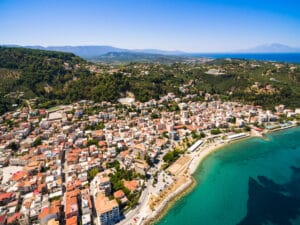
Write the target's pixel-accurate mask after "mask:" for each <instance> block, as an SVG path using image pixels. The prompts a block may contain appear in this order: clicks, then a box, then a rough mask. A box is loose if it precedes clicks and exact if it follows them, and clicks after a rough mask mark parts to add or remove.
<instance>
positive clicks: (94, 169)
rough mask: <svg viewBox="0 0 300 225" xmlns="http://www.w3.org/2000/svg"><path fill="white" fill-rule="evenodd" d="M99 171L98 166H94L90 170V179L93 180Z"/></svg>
mask: <svg viewBox="0 0 300 225" xmlns="http://www.w3.org/2000/svg"><path fill="white" fill-rule="evenodd" d="M98 173H99V169H98V168H92V169H90V170H89V171H88V179H89V181H91V180H93V179H94V177H95V176H96V175H97V174H98Z"/></svg>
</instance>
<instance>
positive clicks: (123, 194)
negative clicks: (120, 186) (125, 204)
mask: <svg viewBox="0 0 300 225" xmlns="http://www.w3.org/2000/svg"><path fill="white" fill-rule="evenodd" d="M124 196H125V193H124V191H122V190H118V191H116V192H115V193H114V197H115V198H123V197H124Z"/></svg>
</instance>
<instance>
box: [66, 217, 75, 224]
mask: <svg viewBox="0 0 300 225" xmlns="http://www.w3.org/2000/svg"><path fill="white" fill-rule="evenodd" d="M66 225H77V217H76V216H72V217H71V218H68V219H67V220H66Z"/></svg>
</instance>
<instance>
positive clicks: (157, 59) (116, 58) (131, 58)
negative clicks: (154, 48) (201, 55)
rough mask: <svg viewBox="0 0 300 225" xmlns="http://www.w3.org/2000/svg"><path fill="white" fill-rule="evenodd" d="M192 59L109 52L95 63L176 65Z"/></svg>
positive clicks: (95, 59) (94, 59)
mask: <svg viewBox="0 0 300 225" xmlns="http://www.w3.org/2000/svg"><path fill="white" fill-rule="evenodd" d="M188 59H190V58H189V57H183V56H175V55H174V56H173V55H163V54H157V53H143V52H109V53H106V54H104V55H101V56H99V57H96V58H93V59H92V61H94V62H104V63H115V64H120V63H131V62H140V63H143V62H144V63H175V62H184V61H186V60H188Z"/></svg>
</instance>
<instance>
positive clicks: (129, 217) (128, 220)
mask: <svg viewBox="0 0 300 225" xmlns="http://www.w3.org/2000/svg"><path fill="white" fill-rule="evenodd" d="M151 181H152V179H150V180H148V182H147V185H146V188H145V189H144V190H143V192H142V195H141V197H140V199H139V204H138V205H137V206H136V208H135V209H133V210H130V211H129V212H128V213H127V214H126V215H125V219H123V220H121V221H120V222H119V223H117V225H129V224H134V223H135V221H134V218H135V217H136V216H137V215H138V214H139V212H140V210H141V209H142V208H143V207H145V204H147V202H148V201H146V199H147V198H148V197H149V186H150V185H151Z"/></svg>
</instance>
